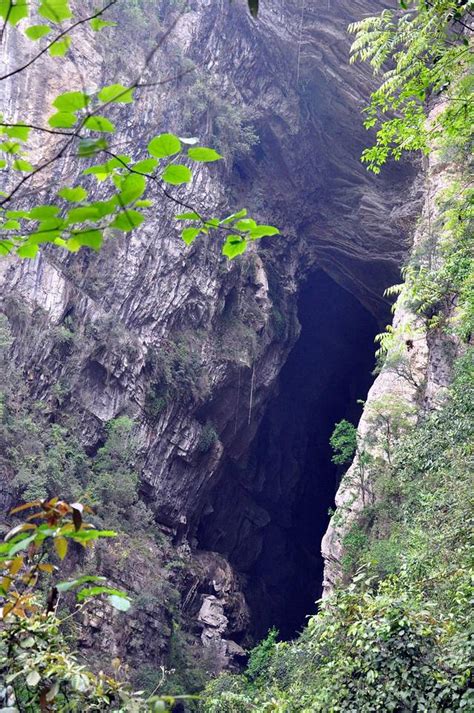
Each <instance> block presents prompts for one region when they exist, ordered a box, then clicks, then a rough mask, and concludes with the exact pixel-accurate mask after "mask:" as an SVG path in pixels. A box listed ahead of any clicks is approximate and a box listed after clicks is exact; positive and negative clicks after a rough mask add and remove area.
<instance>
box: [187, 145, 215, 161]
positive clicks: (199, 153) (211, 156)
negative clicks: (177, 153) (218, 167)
mask: <svg viewBox="0 0 474 713" xmlns="http://www.w3.org/2000/svg"><path fill="white" fill-rule="evenodd" d="M188 156H189V158H191V159H192V160H193V161H202V162H205V163H208V162H210V161H219V160H220V159H221V158H222V156H221V155H220V154H219V153H217V151H214V149H208V148H206V147H204V146H199V147H198V148H195V149H188Z"/></svg>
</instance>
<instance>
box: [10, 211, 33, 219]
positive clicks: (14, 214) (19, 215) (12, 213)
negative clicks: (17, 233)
mask: <svg viewBox="0 0 474 713" xmlns="http://www.w3.org/2000/svg"><path fill="white" fill-rule="evenodd" d="M5 215H6V216H7V218H29V216H30V214H29V212H28V211H27V210H7V211H6V213H5Z"/></svg>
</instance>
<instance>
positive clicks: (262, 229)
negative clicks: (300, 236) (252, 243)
mask: <svg viewBox="0 0 474 713" xmlns="http://www.w3.org/2000/svg"><path fill="white" fill-rule="evenodd" d="M279 233H280V231H279V230H278V228H275V227H274V226H273V225H257V227H256V228H252V229H251V231H250V233H249V236H250V238H251V239H252V240H257V239H258V238H263V237H265V236H266V235H279Z"/></svg>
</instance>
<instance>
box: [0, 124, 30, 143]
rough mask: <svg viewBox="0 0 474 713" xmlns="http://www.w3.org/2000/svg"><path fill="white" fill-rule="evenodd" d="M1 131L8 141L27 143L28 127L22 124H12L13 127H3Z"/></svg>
mask: <svg viewBox="0 0 474 713" xmlns="http://www.w3.org/2000/svg"><path fill="white" fill-rule="evenodd" d="M3 131H4V132H5V134H6V135H7V136H9V137H10V139H20V141H27V140H28V136H29V135H30V131H31V129H30V127H29V126H25V125H24V124H14V125H13V126H5V127H3Z"/></svg>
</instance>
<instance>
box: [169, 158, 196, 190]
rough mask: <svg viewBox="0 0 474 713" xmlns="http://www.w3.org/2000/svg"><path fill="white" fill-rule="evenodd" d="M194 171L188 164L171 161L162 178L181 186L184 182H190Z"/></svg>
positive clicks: (173, 184)
mask: <svg viewBox="0 0 474 713" xmlns="http://www.w3.org/2000/svg"><path fill="white" fill-rule="evenodd" d="M192 175H193V174H192V173H191V171H190V170H189V168H188V167H187V166H183V165H181V164H178V163H170V164H169V166H167V167H166V168H165V170H164V171H163V175H162V176H161V178H162V179H163V181H165V182H166V183H170V184H171V185H172V186H180V185H181V184H182V183H189V181H190V180H191V178H192Z"/></svg>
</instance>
